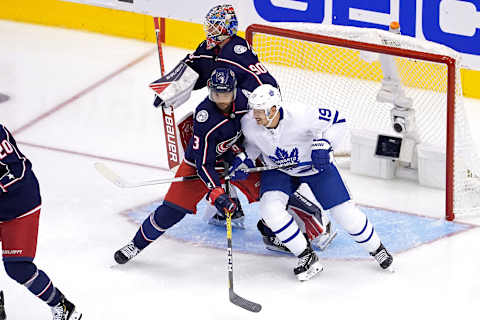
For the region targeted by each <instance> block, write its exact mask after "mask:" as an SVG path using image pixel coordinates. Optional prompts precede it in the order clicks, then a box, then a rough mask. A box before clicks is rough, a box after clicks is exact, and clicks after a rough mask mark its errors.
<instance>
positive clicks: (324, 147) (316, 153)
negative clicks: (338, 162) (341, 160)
mask: <svg viewBox="0 0 480 320" xmlns="http://www.w3.org/2000/svg"><path fill="white" fill-rule="evenodd" d="M332 157H333V149H332V146H331V145H330V142H328V140H325V139H313V142H312V163H313V166H314V167H315V168H316V169H318V170H319V171H320V172H322V171H325V170H327V169H329V168H330V164H331V163H332V161H333V159H332Z"/></svg>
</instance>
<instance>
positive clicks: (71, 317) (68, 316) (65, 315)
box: [52, 295, 82, 320]
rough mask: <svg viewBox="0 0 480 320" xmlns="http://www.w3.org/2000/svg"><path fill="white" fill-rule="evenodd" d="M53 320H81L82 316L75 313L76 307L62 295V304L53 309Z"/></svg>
mask: <svg viewBox="0 0 480 320" xmlns="http://www.w3.org/2000/svg"><path fill="white" fill-rule="evenodd" d="M52 314H53V320H80V319H81V318H82V314H81V313H79V312H77V311H75V305H74V304H73V303H71V302H70V301H68V300H67V298H65V296H64V295H62V297H61V299H60V302H59V303H58V304H57V305H56V306H54V307H52Z"/></svg>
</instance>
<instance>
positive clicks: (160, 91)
mask: <svg viewBox="0 0 480 320" xmlns="http://www.w3.org/2000/svg"><path fill="white" fill-rule="evenodd" d="M197 79H198V73H196V72H195V71H194V70H193V69H192V68H190V67H189V66H188V65H187V64H186V63H185V62H183V61H181V62H180V63H179V64H177V65H176V66H175V68H173V70H172V71H170V72H169V73H167V74H166V75H164V76H163V77H161V78H160V79H158V80H156V81H154V82H152V83H151V84H150V88H151V89H152V90H153V91H154V92H155V101H154V103H153V105H154V106H155V107H159V106H160V107H169V106H172V107H174V108H178V107H179V106H181V105H182V104H183V103H184V102H185V101H187V100H188V99H189V98H190V95H191V93H192V90H193V87H194V86H195V83H196V82H197Z"/></svg>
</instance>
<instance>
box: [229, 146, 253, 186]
mask: <svg viewBox="0 0 480 320" xmlns="http://www.w3.org/2000/svg"><path fill="white" fill-rule="evenodd" d="M254 167H255V164H254V163H253V161H252V159H250V158H248V156H247V154H246V153H245V152H241V153H239V154H238V155H237V156H235V158H234V159H233V161H232V163H231V164H230V169H229V170H228V175H229V176H231V180H232V181H235V180H245V179H247V177H248V172H246V171H245V170H244V169H247V168H254Z"/></svg>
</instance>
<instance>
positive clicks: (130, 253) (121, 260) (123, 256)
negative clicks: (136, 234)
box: [114, 242, 141, 264]
mask: <svg viewBox="0 0 480 320" xmlns="http://www.w3.org/2000/svg"><path fill="white" fill-rule="evenodd" d="M140 251H141V250H140V249H138V248H137V247H135V245H134V244H133V242H129V243H128V244H127V245H126V246H124V247H123V248H121V249H120V250H118V251H117V252H115V255H114V258H115V261H116V262H117V263H118V264H125V263H127V262H128V261H130V260H131V259H132V258H133V257H135V256H136V255H137V254H139V253H140Z"/></svg>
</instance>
